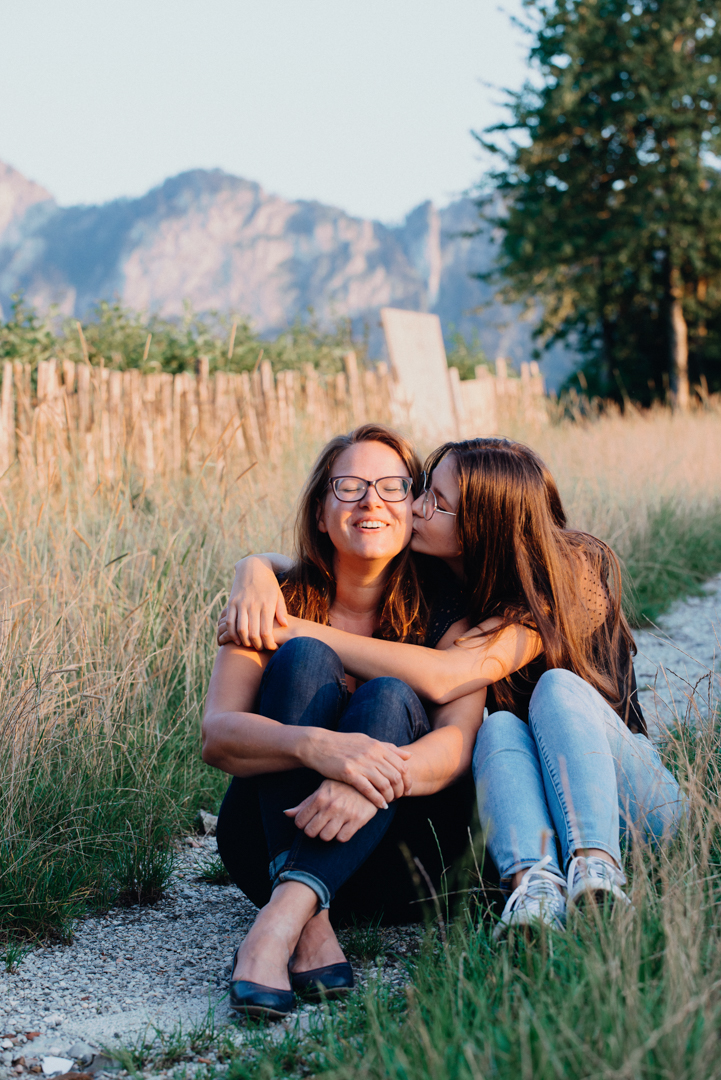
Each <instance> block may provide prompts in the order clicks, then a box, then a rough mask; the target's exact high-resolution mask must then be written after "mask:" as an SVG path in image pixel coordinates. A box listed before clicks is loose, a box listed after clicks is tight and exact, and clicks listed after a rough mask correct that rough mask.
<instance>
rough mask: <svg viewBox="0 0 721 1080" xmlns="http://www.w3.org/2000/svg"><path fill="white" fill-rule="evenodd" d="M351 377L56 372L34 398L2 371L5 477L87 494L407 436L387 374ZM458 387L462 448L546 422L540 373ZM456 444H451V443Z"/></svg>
mask: <svg viewBox="0 0 721 1080" xmlns="http://www.w3.org/2000/svg"><path fill="white" fill-rule="evenodd" d="M344 367H345V370H344V371H343V372H341V373H339V374H337V375H335V376H331V377H330V378H327V379H323V378H321V377H320V376H319V374H318V372H317V370H316V369H315V368H313V367H312V366H310V365H308V366H306V367H305V368H304V370H303V371H302V372H298V371H279V372H277V373H274V372H273V369H272V367H271V364H270V363H269V362H268V361H264V362H263V363H261V364H260V366H259V367H258V369H257V370H256V371H254V372H252V373H249V372H243V373H242V374H231V373H228V372H221V371H219V372H216V373H215V374H213V375H209V373H208V361H207V359H206V358H205V357H200V358H199V359H198V362H197V365H196V373H195V374H190V373H188V372H185V373H182V374H179V375H170V374H150V375H142V374H141V373H140V372H139V371H137V370H131V371H115V370H109V369H107V368H103V367H91V366H90V365H89V364H82V363H79V364H74V363H71V362H69V361H63V362H62V364H61V363H59V362H57V361H56V360H53V359H51V360H47V361H42V362H40V363H39V364H38V366H37V379H36V385H35V387H34V388H33V385H32V380H31V369H30V366H29V365H27V364H22V363H17V362H16V363H10V362H6V363H5V364H4V365H3V370H2V394H1V396H0V477H1V476H2V475H4V474H5V473H6V472H7V470H9V469H10V468H11V466H13V465H14V464H16V463H17V465H18V466H19V468H20V470H21V471H23V472H25V471H28V472H29V473H31V474H35V475H38V474H39V475H43V474H47V470H48V469H49V468H50V469H52V468H53V467H54V466H57V467H59V468H66V469H71V470H77V469H80V470H81V471H82V472H83V473H84V474H85V477H86V480H87V482H88V483H93V482H96V481H97V480H103V479H107V480H112V479H113V478H114V477H117V476H119V475H122V473H123V471H124V470H127V469H128V468H132V469H134V470H136V471H137V472H139V473H140V474H141V475H143V476H144V477H145V478H147V480H148V481H150V480H152V479H153V478H155V477H171V476H178V475H182V474H194V473H197V472H198V471H199V470H201V469H202V468H204V467H207V466H213V467H214V468H215V469H216V470H217V472H218V473H219V474H221V475H222V473H223V471H224V470H225V468H226V467H231V466H232V467H233V468H235V466H236V465H239V466H240V467H241V468H242V467H243V465H246V466H247V465H250V464H252V463H253V462H255V461H260V460H265V461H270V462H273V461H277V460H278V459H279V457H280V455H281V454H282V453H283V451H284V450H285V449H287V448H289V447H292V446H293V444H294V442H296V441H297V440H298V439H300V438H306V437H311V438H312V439H313V440H314V441H317V440H318V439H319V438H329V437H330V436H331V435H333V434H335V433H337V432H340V431H348V430H350V429H351V428H352V427H353V426H355V425H357V424H360V423H363V422H364V421H367V420H378V421H383V422H385V423H389V424H394V425H396V426H398V427H401V428H405V429H406V430H407V429H408V426H409V425H408V423H407V420H408V417H407V416H406V418H405V420H406V422H405V423H404V416H403V407H404V406H403V401H404V399H403V398H402V397H401V396H400V395H399V392H398V388H397V386H396V385H395V384H394V378H393V376H392V374H391V372H390V370H389V368H388V365H386V364H384V363H379V364H376V365H374V366H373V367H369V368H360V367H359V365H358V363H357V361H356V356H355V354H354V353H353V352H349V353H347V354H346V356H345V358H344ZM476 375H477V377H476V378H475V379H472V380H464V381H461V380H460V379H459V378H458V372H457V370H456V369H455V368H451V369H449V376H448V377H449V379H450V383H451V390H452V397H453V401H454V407H455V412H456V421H457V423H456V432H457V435H458V436H459V437H462V438H467V437H471V436H477V435H489V434H494V433H496V432H497V431H498V425H499V422H502V421H503V419H504V417H505V415H507V414H512V415H522V416H523V417H525V418H528V419H529V420H530V419H534V420H536V421H538V420H541V421H542V419H543V417H544V415H545V410H544V408H543V393H544V391H543V381H542V377H541V376H540V374H539V372H538V365H537V364H531V365H528V364H524V365H522V369H521V377H520V378H516V377H509V374H508V371H507V367H506V363H505V361H503V360H499V361H497V362H496V374H495V375H492V374H491V373H490V371H488V370H487V369H485V368H478V369H476ZM451 437H452V435H451Z"/></svg>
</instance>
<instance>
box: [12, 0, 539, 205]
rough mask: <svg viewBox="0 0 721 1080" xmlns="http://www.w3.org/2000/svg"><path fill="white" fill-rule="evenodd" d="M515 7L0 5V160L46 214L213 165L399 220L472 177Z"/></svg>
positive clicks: (270, 1)
mask: <svg viewBox="0 0 721 1080" xmlns="http://www.w3.org/2000/svg"><path fill="white" fill-rule="evenodd" d="M520 12H521V3H520V0H507V2H506V3H505V4H504V9H503V10H501V9H500V8H499V6H498V3H497V0H252V2H249V0H203V2H201V0H119V2H118V0H115V2H110V0H22V2H20V0H15V2H12V0H4V2H3V3H2V4H1V5H0V100H2V102H3V105H2V109H0V160H2V161H5V162H7V163H8V164H10V165H13V166H14V167H15V168H16V169H19V170H20V172H22V173H23V174H24V175H26V176H27V177H29V178H30V179H33V180H36V181H38V183H41V184H43V186H45V187H46V188H48V190H49V191H50V192H51V193H52V194H53V195H54V196H55V197H56V198H57V199H58V201H59V202H60V203H61V204H62V205H72V204H75V203H96V202H104V201H106V200H108V199H113V198H117V197H118V196H122V195H129V196H135V195H141V194H143V193H144V192H145V191H147V190H148V189H149V188H151V187H153V186H154V185H156V184H158V183H160V182H161V181H162V180H164V179H165V178H166V177H168V176H172V175H174V174H176V173H178V172H182V171H184V170H185V169H191V168H196V167H202V168H216V167H220V168H222V169H225V170H226V171H227V172H230V173H234V174H235V175H238V176H242V177H245V178H246V179H249V180H257V181H258V182H259V183H260V184H261V185H262V186H263V187H264V188H265V189H266V190H267V191H271V192H275V193H277V194H279V195H282V196H284V197H286V198H304V199H318V200H319V201H321V202H324V203H330V204H332V205H334V206H340V207H342V208H343V209H344V210H347V211H349V212H350V213H352V214H357V215H361V216H364V217H371V218H377V219H379V220H381V221H387V222H392V221H398V220H400V219H401V218H402V217H404V215H405V214H406V213H407V212H408V211H409V210H410V209H411V208H412V207H413V206H416V205H417V204H418V203H420V202H422V201H424V200H425V199H428V198H431V199H433V200H434V201H435V202H436V203H438V204H439V205H443V204H445V203H447V202H449V201H450V200H451V199H453V198H455V197H457V196H458V195H459V194H461V193H462V192H463V191H464V190H467V189H468V188H469V187H470V186H471V185H473V184H474V182H476V181H477V180H478V179H479V177H480V175H481V174H482V172H483V170H484V168H485V167H486V166H487V161H486V160H484V158H483V157H482V155H481V151H480V148H479V147H478V145H477V143H476V142H475V140H474V139H473V138H472V137H471V134H470V132H471V129H476V130H480V129H481V128H483V127H484V126H486V125H488V124H490V123H492V122H494V121H496V120H497V119H499V118H501V116H502V115H503V112H502V109H501V107H500V103H501V101H502V100H503V97H502V94H501V92H500V89H494V88H489V87H488V86H485V85H484V83H491V84H493V87H498V88H500V87H512V88H518V87H519V86H520V85H521V83H522V82H523V80H524V77H525V75H526V68H525V59H526V54H527V47H528V43H527V40H526V38H525V36H524V35H523V34H522V33H521V32H520V31H519V30H517V29H516V28H515V27H514V26H513V25H512V24H511V19H510V15H511V14H516V15H517V14H520Z"/></svg>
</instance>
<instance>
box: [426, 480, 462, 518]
mask: <svg viewBox="0 0 721 1080" xmlns="http://www.w3.org/2000/svg"><path fill="white" fill-rule="evenodd" d="M431 499H432V500H433V502H431ZM436 511H438V513H439V514H446V516H447V517H458V514H456V513H454V511H453V510H441V508H440V506H439V505H438V499H437V498H436V493H435V491H434V490H433V488H429V487H428V474H427V473H426V472H425V471H424V473H423V517H424V518H425V520H426V521H430V520H431V518H432V517H433V515H434V514H435V512H436Z"/></svg>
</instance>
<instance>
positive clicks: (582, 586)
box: [426, 438, 636, 719]
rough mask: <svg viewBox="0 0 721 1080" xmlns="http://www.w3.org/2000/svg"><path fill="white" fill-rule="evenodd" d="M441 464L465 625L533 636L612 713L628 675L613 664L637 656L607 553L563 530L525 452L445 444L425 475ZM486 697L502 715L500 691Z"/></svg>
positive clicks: (552, 497) (617, 575)
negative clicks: (516, 627) (496, 621)
mask: <svg viewBox="0 0 721 1080" xmlns="http://www.w3.org/2000/svg"><path fill="white" fill-rule="evenodd" d="M447 456H450V457H451V458H452V460H453V465H454V468H455V471H456V474H457V477H458V484H459V488H460V500H459V504H458V514H457V517H456V519H455V524H456V531H457V535H458V541H459V544H460V547H461V550H462V553H463V569H464V577H465V582H466V591H467V594H468V598H469V608H468V617H469V619H470V622H471V624H472V625H478V624H479V623H480V622H483V621H484V620H485V619H489V618H491V617H492V616H497V617H499V618H500V619H501V623H500V625H499V626H498V627H497V628H496V629H495V630H493V631H491V632H490V633H496V632H497V630H500V629H503V628H504V627H506V626H510V625H511V624H522V625H524V626H528V627H530V628H532V629H535V630H537V631H538V633H539V634H540V637H541V640H542V642H543V650H544V653H545V660H546V665H547V667H549V668H567V669H569V670H571V671H575V672H576V674H577V675H579V676H580V677H581V678H582V679H584V680H585V681H586V682H588V683H590V684H591V685H592V686H594V687H595V688H596V689H597V690H598V691H599V693H601V694H602V695H603V697H604V698H605V699H606V701H608V703H609V704H610V705H611V706H612V707H613V708H615V709H616V710H619V709H621V706H622V703H623V702H624V701H627V691H628V690H629V689H630V678H631V671H630V663H629V664H627V665H624V667H623V669H621V665H620V662H619V657H620V656H627V655H629V652H630V654H631V655H633V654H634V653H635V651H636V648H635V645H634V642H633V637H632V636H631V631H630V629H629V626H628V623H627V622H626V619H625V618H624V615H623V613H622V611H621V571H620V567H619V563H618V559H617V558H616V556H615V555H614V553H613V551H612V550H611V549H610V548H609V547H608V545H607V544H604V543H603V542H602V541H601V540H598V539H596V537H594V536H591V535H589V534H588V533H583V532H578V531H576V530H573V529H569V528H567V526H566V514H565V511H564V509H563V503H562V502H561V496H560V495H559V493H558V488H557V487H556V483H555V481H554V479H553V477H552V476H551V474H550V472H549V471H548V469H547V467H546V465H545V464H544V463H543V461H542V460H541V459H540V457H539V456H538V455H537V454H536V453H534V451H533V450H531V449H530V448H529V447H528V446H524V445H523V444H522V443H517V442H512V441H511V440H510V439H490V438H489V439H469V440H467V441H465V442H456V443H446V444H445V445H443V446H440V447H439V448H438V449H437V450H435V451H434V452H433V453H432V454H431V456H430V458H429V459H428V461H427V462H426V471H427V473H428V474H429V475H430V474H431V473H432V471H433V469H435V468H436V466H437V465H438V463H439V462H440V461H442V460H443V458H445V457H447ZM465 640H466V643H467V644H470V643H471V642H472V640H473V638H467V639H465ZM624 645H625V646H626V648H623V646H624ZM493 689H494V693H495V697H496V701H497V703H498V705H499V706H500V707H501V708H510V707H511V704H512V700H513V699H512V691H511V686H510V684H509V682H508V681H507V680H503V682H500V683H496V684H495V685H494V688H493ZM626 719H627V718H626Z"/></svg>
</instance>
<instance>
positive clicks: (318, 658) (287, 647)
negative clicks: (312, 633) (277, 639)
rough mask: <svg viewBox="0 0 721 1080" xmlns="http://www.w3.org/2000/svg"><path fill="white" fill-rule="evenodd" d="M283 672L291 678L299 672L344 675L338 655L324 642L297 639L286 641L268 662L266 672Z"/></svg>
mask: <svg viewBox="0 0 721 1080" xmlns="http://www.w3.org/2000/svg"><path fill="white" fill-rule="evenodd" d="M278 669H280V670H282V672H283V675H284V676H285V675H286V674H289V675H290V676H291V677H292V676H294V675H297V674H298V673H299V672H303V671H305V672H332V673H333V674H337V673H338V672H340V675H341V677H342V675H343V665H342V664H341V662H340V658H339V656H338V654H337V653H335V652H334V651H333V649H331V647H330V645H326V643H325V642H324V641H316V639H315V638H310V637H297V638H291V639H290V641H286V643H285V644H284V645H281V647H280V648H279V649H278V650H277V652H274V653H273V655H272V656H271V658H270V660H269V661H268V665H267V667H266V669H265V670H266V672H273V671H277V670H278Z"/></svg>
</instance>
